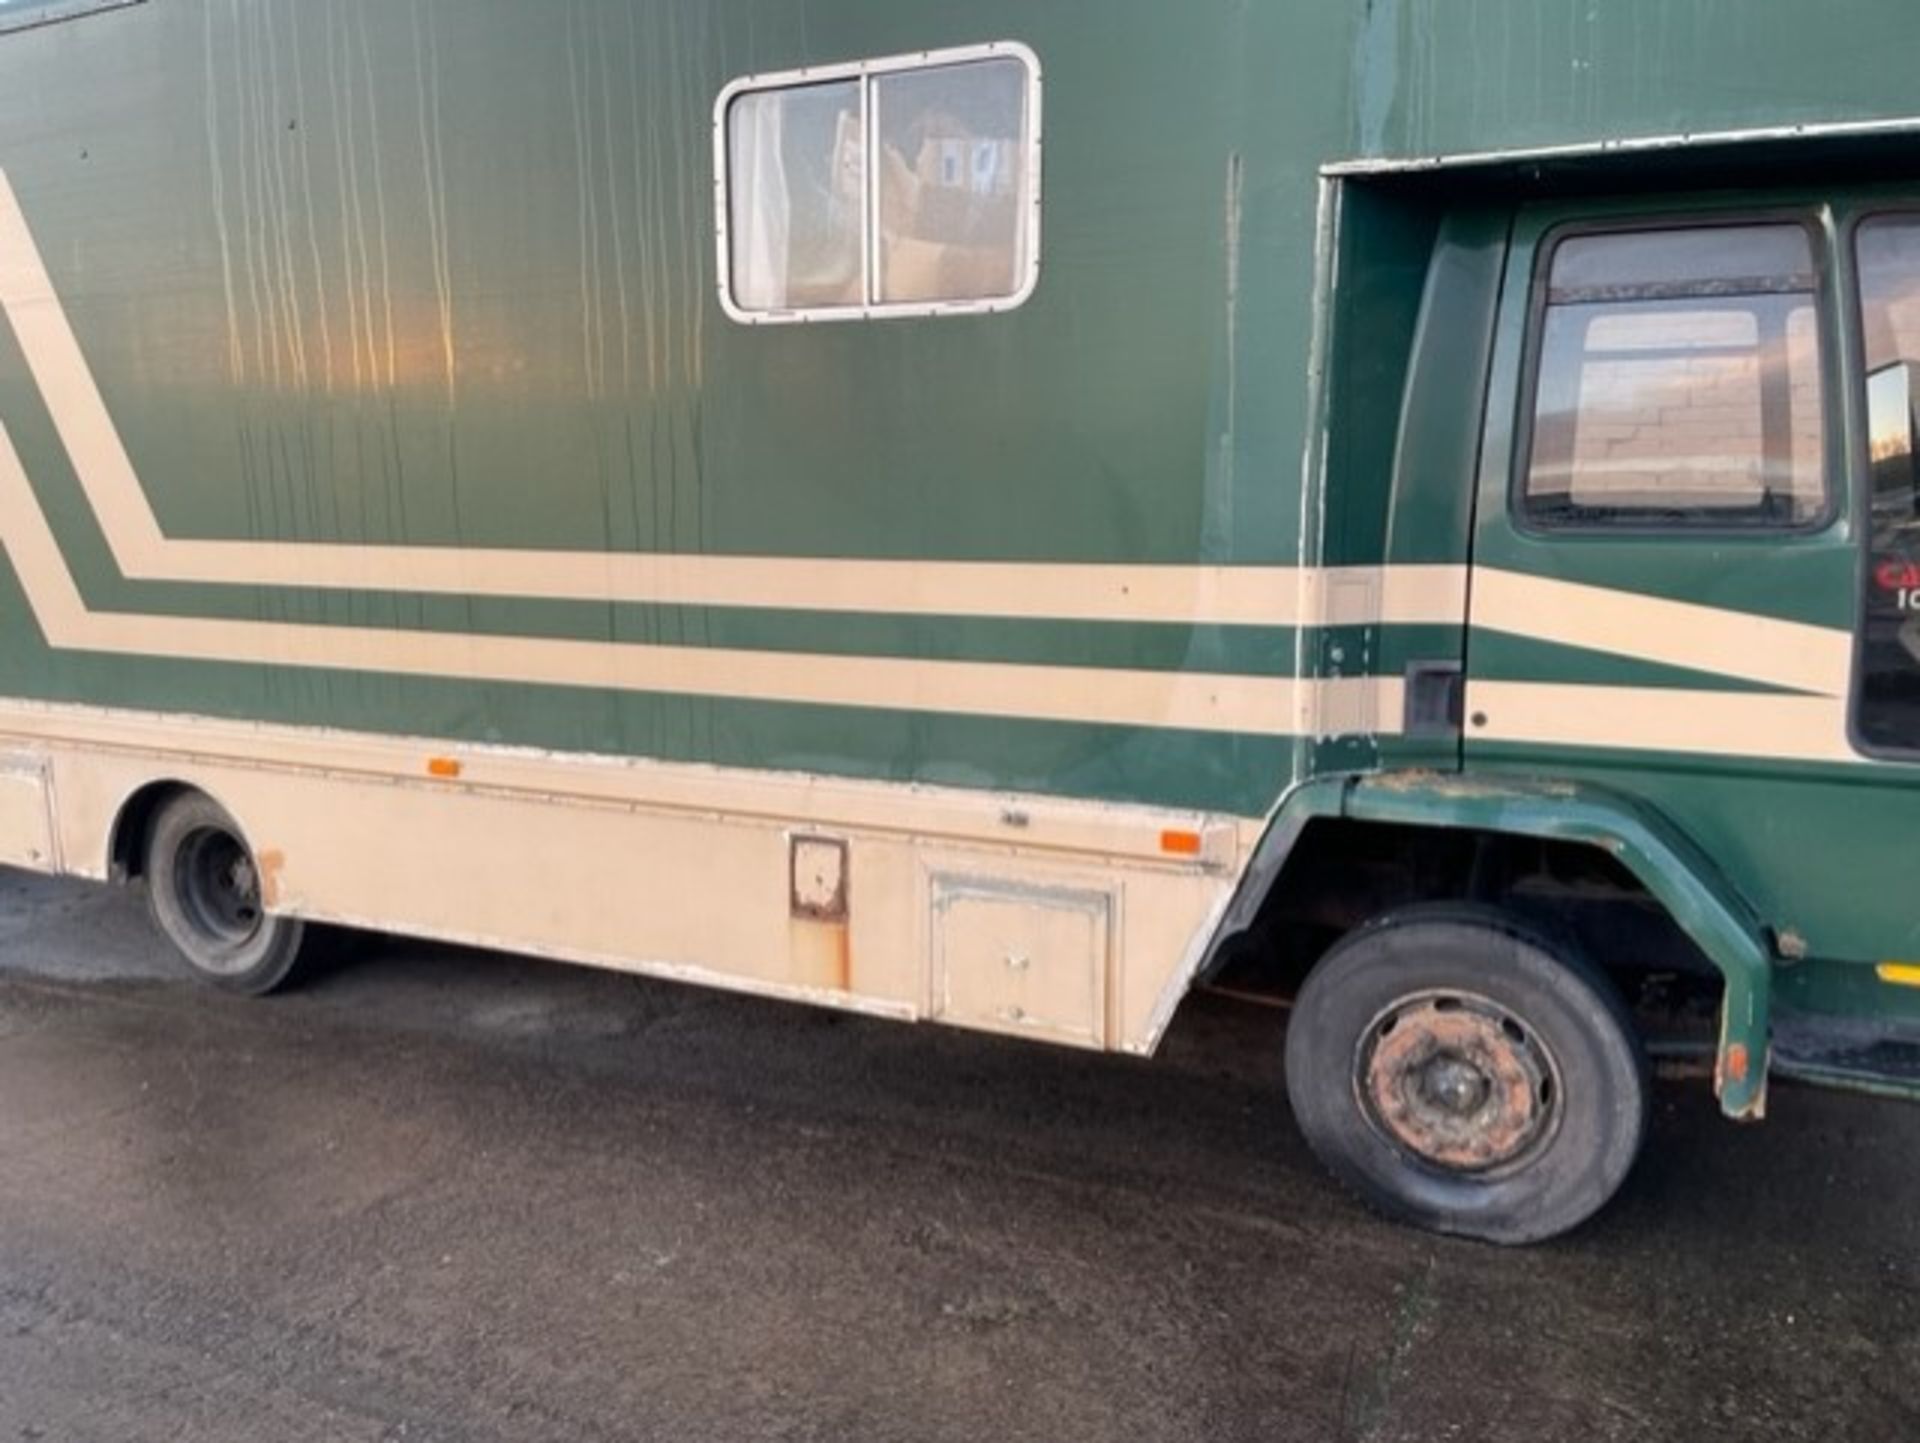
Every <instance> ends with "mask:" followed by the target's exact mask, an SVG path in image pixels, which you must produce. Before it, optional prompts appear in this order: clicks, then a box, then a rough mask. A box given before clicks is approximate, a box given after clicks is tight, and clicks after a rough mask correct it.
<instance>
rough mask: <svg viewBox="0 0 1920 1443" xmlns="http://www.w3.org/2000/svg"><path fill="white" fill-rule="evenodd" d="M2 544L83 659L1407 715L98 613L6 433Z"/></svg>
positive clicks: (1019, 670)
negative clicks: (98, 655) (101, 656)
mask: <svg viewBox="0 0 1920 1443" xmlns="http://www.w3.org/2000/svg"><path fill="white" fill-rule="evenodd" d="M0 539H3V540H4V543H5V546H6V550H7V554H8V556H9V557H10V558H11V560H12V562H13V565H14V569H15V571H16V572H17V573H18V575H19V578H20V581H21V585H22V587H23V588H24V589H25V591H26V594H27V598H28V601H29V604H30V605H31V606H32V608H33V611H34V615H35V617H36V619H37V620H38V621H39V623H40V627H41V630H42V631H43V632H44V634H45V636H46V639H47V641H48V643H49V644H50V645H52V646H54V647H56V648H59V649H64V650H71V651H90V652H104V653H111V654H114V655H130V656H149V657H166V658H170V659H177V660H204V661H219V662H235V663H243V664H245V663H255V664H261V665H267V666H290V667H310V668H324V669H342V670H361V671H376V672H386V673H392V674H397V675H404V676H422V677H446V678H458V679H462V680H476V681H499V682H510V683H521V684H529V685H553V686H578V687H597V688H607V689H612V690H625V691H646V692H666V693H672V694H676V695H694V696H704V697H720V698H731V699H737V700H749V701H779V702H800V703H810V704H814V705H827V706H849V707H872V708H879V709H884V710H898V711H909V712H941V713H949V714H954V715H962V716H991V717H1018V718H1029V719H1039V720H1049V721H1064V722H1085V723H1095V724H1106V725H1119V726H1137V727H1157V728H1178V729H1186V730H1193V731H1207V732H1232V733H1241V734H1251V735H1263V734H1264V735H1273V736H1289V735H1296V734H1299V733H1301V732H1311V731H1313V730H1315V729H1316V728H1317V724H1318V719H1319V718H1320V717H1321V716H1323V715H1339V716H1341V717H1351V718H1355V719H1356V720H1357V721H1360V722H1368V723H1370V722H1372V721H1373V720H1374V719H1376V718H1379V717H1385V718H1386V719H1388V720H1389V722H1393V723H1397V718H1398V714H1399V713H1398V707H1399V703H1400V697H1401V684H1400V682H1399V681H1398V680H1396V679H1392V678H1377V679H1376V678H1352V679H1347V680H1341V681H1326V682H1306V683H1301V682H1296V681H1294V680H1292V679H1287V678H1275V677H1260V676H1216V675H1207V674H1201V673H1191V672H1154V671H1123V670H1109V669H1099V668H1093V667H1072V666H1028V665H1008V664H1000V663H990V662H988V663H982V662H951V661H919V660H910V659H902V658H892V657H864V656H834V657H823V656H817V655H810V654H800V653H784V652H763V651H735V650H723V649H720V648H707V647H675V646H645V645H636V644H630V643H612V642H596V641H576V640H563V639H557V638H550V637H549V638H527V637H509V636H477V635H471V634H466V633H458V634H456V633H443V632H429V631H404V630H386V629H381V628H368V627H352V626H338V627H336V626H309V625H297V624H290V623H283V622H260V621H231V620H218V619H212V618H204V617H180V616H164V615H144V614H130V613H120V612H96V611H92V610H90V609H89V608H88V607H87V604H86V602H85V600H84V598H83V597H82V596H81V595H80V591H79V588H78V586H77V585H76V584H75V582H74V579H73V575H72V573H71V572H70V571H69V570H68V568H67V565H66V561H65V559H64V558H63V557H62V556H61V554H60V549H59V545H58V543H57V542H56V541H55V539H54V536H53V533H52V531H51V529H50V528H49V527H48V525H47V519H46V515H45V513H44V512H43V511H42V510H41V509H40V505H39V501H38V498H37V497H36V496H35V495H34V492H33V488H32V486H31V484H30V483H29V482H28V480H27V475H26V470H25V468H24V467H23V466H22V465H21V462H20V457H19V453H18V452H17V451H16V450H15V449H14V446H13V442H12V439H11V437H10V436H9V435H8V434H7V431H6V429H5V427H3V426H0ZM1367 729H1371V728H1370V727H1368V728H1367Z"/></svg>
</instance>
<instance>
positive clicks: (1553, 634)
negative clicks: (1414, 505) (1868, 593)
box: [1465, 200, 1920, 958]
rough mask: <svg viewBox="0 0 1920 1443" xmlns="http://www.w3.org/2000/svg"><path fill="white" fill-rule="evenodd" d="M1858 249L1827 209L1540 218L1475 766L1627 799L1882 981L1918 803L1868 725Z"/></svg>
mask: <svg viewBox="0 0 1920 1443" xmlns="http://www.w3.org/2000/svg"><path fill="white" fill-rule="evenodd" d="M1842 230H1843V227H1842V226H1841V224H1840V222H1839V220H1838V219H1837V218H1836V215H1835V212H1834V211H1833V210H1832V209H1831V207H1830V206H1828V205H1827V204H1825V203H1824V202H1822V201H1820V200H1808V201H1805V202H1801V203H1796V202H1792V201H1789V202H1787V203H1783V204H1779V205H1773V204H1768V205H1761V206H1755V205H1753V204H1752V203H1751V202H1740V201H1723V202H1709V203H1706V204H1703V205H1701V206H1698V207H1688V208H1685V209H1682V210H1675V209H1674V208H1673V207H1672V206H1670V205H1667V206H1663V207H1660V208H1655V207H1653V206H1633V205H1621V206H1614V207H1608V208H1604V209H1599V210H1596V209H1594V208H1588V209H1585V210H1581V211H1570V210H1550V209H1541V210H1536V211H1532V212H1528V213H1525V214H1523V216H1522V218H1521V220H1520V222H1519V224H1518V225H1517V226H1516V230H1515V240H1514V252H1513V255H1512V258H1511V265H1510V267H1509V271H1508V276H1509V280H1508V283H1507V289H1506V292H1505V295H1504V297H1503V301H1502V311H1501V321H1500V328H1499V340H1498V343H1497V347H1496V356H1495V361H1494V374H1493V384H1492V386H1491V389H1490V393H1489V394H1490V404H1489V413H1488V421H1487V427H1486V435H1485V444H1484V447H1483V452H1482V474H1481V479H1480V486H1479V496H1478V508H1477V512H1476V517H1475V525H1474V554H1473V558H1472V566H1471V573H1470V575H1471V596H1470V601H1469V618H1470V627H1469V639H1468V662H1467V675H1468V684H1467V692H1466V704H1465V711H1466V729H1465V756H1466V764H1467V766H1468V768H1469V769H1470V770H1483V771H1525V772H1530V773H1536V774H1545V775H1555V776H1567V777H1570V778H1575V779H1579V780H1585V781H1590V782H1598V783H1602V784H1606V785H1610V786H1613V787H1615V788H1617V789H1619V790H1622V791H1624V792H1627V793H1630V794H1632V795H1633V796H1635V797H1637V798H1638V799H1640V800H1642V801H1643V802H1645V803H1646V804H1648V805H1651V806H1654V807H1657V808H1659V809H1660V810H1661V811H1662V812H1664V813H1665V814H1666V815H1667V816H1669V817H1670V818H1671V819H1673V820H1674V821H1676V822H1678V823H1679V824H1680V825H1681V826H1682V827H1683V828H1685V829H1686V830H1687V831H1688V832H1690V833H1691V834H1692V835H1693V836H1694V838H1695V840H1696V841H1698V842H1699V843H1701V844H1702V845H1703V846H1704V847H1705V848H1706V850H1707V851H1708V852H1709V853H1710V854H1711V855H1712V856H1714V857H1715V859H1716V860H1717V861H1718V862H1719V864H1720V865H1721V867H1722V868H1723V869H1724V871H1725V872H1726V874H1727V876H1728V878H1729V879H1730V880H1731V881H1733V883H1734V884H1735V885H1736V886H1737V887H1738V888H1740V890H1742V891H1743V892H1744V893H1745V894H1746V896H1747V897H1748V899H1749V900H1750V901H1751V902H1752V903H1753V904H1754V905H1755V907H1756V909H1757V910H1758V911H1759V912H1760V914H1761V916H1762V917H1763V918H1764V919H1765V920H1766V921H1768V922H1770V923H1771V924H1773V926H1774V927H1775V929H1776V931H1777V932H1778V933H1779V934H1780V935H1781V936H1783V937H1786V938H1790V939H1792V942H1791V943H1790V944H1789V950H1799V948H1800V947H1801V946H1805V947H1809V948H1812V949H1814V950H1815V951H1816V953H1817V954H1819V955H1824V956H1828V957H1854V958H1867V957H1871V956H1873V955H1878V954H1881V953H1882V950H1883V949H1884V948H1885V947H1887V946H1889V945H1892V944H1893V943H1894V942H1895V941H1896V940H1897V938H1898V936H1899V934H1901V933H1903V932H1912V931H1913V930H1914V929H1915V928H1916V925H1917V924H1916V922H1915V921H1912V920H1909V919H1908V918H1907V917H1905V916H1900V915H1896V913H1897V911H1898V910H1900V909H1896V908H1895V907H1894V906H1893V905H1892V904H1891V903H1890V902H1889V901H1888V900H1887V899H1888V896H1889V892H1888V890H1887V887H1886V885H1885V884H1890V883H1892V882H1893V881H1894V873H1895V872H1904V871H1905V870H1906V868H1905V867H1899V866H1896V865H1895V863H1894V862H1892V861H1891V860H1890V859H1889V858H1888V857H1887V856H1885V855H1884V854H1882V853H1879V852H1876V851H1873V850H1872V849H1871V848H1869V849H1868V854H1867V856H1866V865H1865V867H1864V868H1863V866H1862V864H1861V863H1862V856H1861V854H1862V850H1863V848H1862V842H1863V837H1864V836H1865V835H1866V834H1869V833H1873V834H1878V835H1879V836H1881V837H1884V838H1888V839H1890V838H1891V837H1892V836H1894V835H1895V834H1896V833H1897V830H1898V828H1899V826H1900V824H1901V819H1902V818H1903V817H1904V816H1905V815H1906V814H1907V813H1910V812H1911V811H1912V809H1913V798H1914V794H1913V793H1912V792H1911V791H1907V790H1902V791H1900V792H1899V793H1898V795H1896V796H1892V797H1890V796H1888V795H1880V794H1878V792H1877V787H1876V772H1877V771H1879V769H1877V768H1875V767H1873V766H1871V765H1869V764H1868V763H1867V762H1866V759H1865V758H1864V757H1863V755H1862V753H1861V751H1860V750H1859V749H1858V747H1857V746H1856V744H1855V740H1854V731H1853V727H1852V715H1851V696H1852V688H1853V675H1854V658H1855V649H1856V615H1857V611H1858V597H1859V596H1860V594H1861V593H1860V579H1861V574H1862V570H1863V554H1864V553H1863V549H1862V547H1861V546H1860V544H1859V535H1860V528H1859V522H1858V521H1857V519H1856V517H1855V515H1854V510H1853V506H1852V501H1853V500H1854V499H1856V498H1857V497H1858V495H1859V494H1860V492H1859V488H1855V487H1850V485H1849V477H1850V474H1851V473H1852V472H1853V471H1854V469H1855V468H1854V465H1853V456H1854V445H1853V443H1852V442H1851V441H1850V436H1856V435H1857V434H1858V431H1859V423H1858V412H1859V410H1860V408H1859V406H1858V404H1857V403H1856V400H1855V397H1856V395H1857V392H1856V390H1855V389H1853V388H1854V387H1855V385H1856V383H1857V380H1858V377H1857V373H1856V365H1855V363H1854V362H1853V360H1852V357H1853V355H1854V344H1855V340H1856V336H1855V324H1854V316H1855V312H1854V310H1853V309H1852V308H1851V306H1850V304H1849V299H1848V298H1849V297H1850V296H1851V294H1852V274H1851V268H1850V264H1849V263H1848V262H1847V260H1846V257H1845V256H1843V253H1842V246H1843V243H1844V238H1843V235H1842ZM1917 359H1920V357H1917ZM1881 779H1882V780H1884V773H1882V774H1881ZM1863 829H1864V831H1863ZM1908 855H1910V854H1908ZM1881 872H1884V873H1885V874H1886V875H1885V876H1879V875H1878V873H1881ZM1868 873H1874V874H1875V875H1868ZM1876 884H1879V885H1876ZM1909 887H1910V882H1909V881H1908V880H1907V879H1905V878H1904V877H1902V878H1901V882H1900V887H1899V889H1898V890H1900V891H1904V890H1906V889H1907V888H1909ZM1876 893H1877V897H1876ZM1914 940H1915V941H1916V943H1920V937H1915V939H1914Z"/></svg>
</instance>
